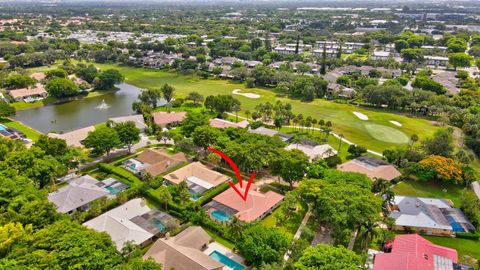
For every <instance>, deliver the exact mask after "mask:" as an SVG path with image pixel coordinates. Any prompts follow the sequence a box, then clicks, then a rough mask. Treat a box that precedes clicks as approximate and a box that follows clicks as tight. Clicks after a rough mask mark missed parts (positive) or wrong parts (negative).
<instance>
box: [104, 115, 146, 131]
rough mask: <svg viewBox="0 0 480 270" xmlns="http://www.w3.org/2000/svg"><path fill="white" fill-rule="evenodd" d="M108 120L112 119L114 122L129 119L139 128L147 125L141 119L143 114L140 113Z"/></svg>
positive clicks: (127, 120) (122, 121)
mask: <svg viewBox="0 0 480 270" xmlns="http://www.w3.org/2000/svg"><path fill="white" fill-rule="evenodd" d="M108 120H110V121H113V122H115V123H124V122H129V121H131V122H134V123H135V126H136V127H137V128H139V129H145V128H146V127H147V125H146V124H145V121H144V120H143V115H141V114H136V115H127V116H121V117H113V118H110V119H108Z"/></svg>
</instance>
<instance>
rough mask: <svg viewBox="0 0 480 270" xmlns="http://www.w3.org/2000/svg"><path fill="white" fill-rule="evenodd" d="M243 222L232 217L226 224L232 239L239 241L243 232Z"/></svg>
mask: <svg viewBox="0 0 480 270" xmlns="http://www.w3.org/2000/svg"><path fill="white" fill-rule="evenodd" d="M243 226H244V224H243V222H242V221H241V220H240V219H239V218H238V217H237V216H233V217H232V219H231V220H230V223H229V224H228V231H229V233H230V234H231V235H232V236H233V238H234V239H240V236H241V235H242V231H243Z"/></svg>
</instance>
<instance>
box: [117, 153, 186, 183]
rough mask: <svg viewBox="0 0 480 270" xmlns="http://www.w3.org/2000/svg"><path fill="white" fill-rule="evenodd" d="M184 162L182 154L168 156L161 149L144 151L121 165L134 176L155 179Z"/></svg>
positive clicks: (184, 158)
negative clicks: (148, 175)
mask: <svg viewBox="0 0 480 270" xmlns="http://www.w3.org/2000/svg"><path fill="white" fill-rule="evenodd" d="M184 162H187V158H186V157H185V154H184V153H181V152H180V153H176V154H173V155H170V154H168V153H167V152H166V151H165V150H163V149H162V150H160V149H145V150H144V151H143V152H142V153H140V155H138V156H137V157H134V158H131V159H128V160H126V161H125V162H124V163H123V164H124V167H125V168H126V169H127V170H129V171H131V172H133V173H135V174H140V175H141V176H145V175H146V174H150V175H151V176H153V177H156V176H158V175H160V174H162V173H164V172H166V171H168V170H169V169H172V168H174V167H175V166H178V165H180V164H182V163H184Z"/></svg>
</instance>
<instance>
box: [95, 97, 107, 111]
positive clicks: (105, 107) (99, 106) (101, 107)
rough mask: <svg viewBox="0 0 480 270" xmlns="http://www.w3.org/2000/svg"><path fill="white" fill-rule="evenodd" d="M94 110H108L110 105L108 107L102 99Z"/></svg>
mask: <svg viewBox="0 0 480 270" xmlns="http://www.w3.org/2000/svg"><path fill="white" fill-rule="evenodd" d="M96 108H97V109H100V110H106V109H108V108H110V105H108V104H107V103H106V102H105V99H102V103H101V104H100V105H98V106H97V107H96Z"/></svg>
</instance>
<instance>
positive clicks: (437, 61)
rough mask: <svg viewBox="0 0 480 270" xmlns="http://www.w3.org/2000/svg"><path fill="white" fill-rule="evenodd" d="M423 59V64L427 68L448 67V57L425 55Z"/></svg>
mask: <svg viewBox="0 0 480 270" xmlns="http://www.w3.org/2000/svg"><path fill="white" fill-rule="evenodd" d="M423 59H425V64H426V65H428V66H440V67H446V66H448V57H444V56H431V55H426V56H424V57H423Z"/></svg>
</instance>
